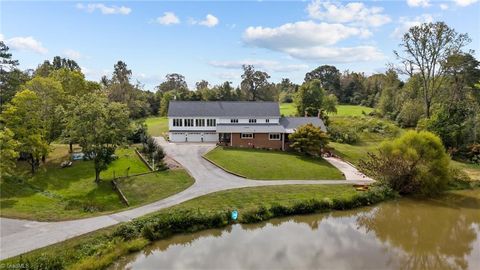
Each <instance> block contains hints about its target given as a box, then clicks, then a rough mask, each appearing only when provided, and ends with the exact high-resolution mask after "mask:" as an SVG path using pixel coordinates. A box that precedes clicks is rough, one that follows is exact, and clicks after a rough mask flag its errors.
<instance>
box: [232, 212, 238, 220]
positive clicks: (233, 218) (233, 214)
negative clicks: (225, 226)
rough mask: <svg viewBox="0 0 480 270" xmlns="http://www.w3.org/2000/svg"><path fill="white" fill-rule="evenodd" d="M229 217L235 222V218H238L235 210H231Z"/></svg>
mask: <svg viewBox="0 0 480 270" xmlns="http://www.w3.org/2000/svg"><path fill="white" fill-rule="evenodd" d="M231 217H232V220H237V218H238V211H237V210H233V211H232V215H231Z"/></svg>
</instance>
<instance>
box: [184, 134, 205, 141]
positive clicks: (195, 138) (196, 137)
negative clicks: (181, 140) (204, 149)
mask: <svg viewBox="0 0 480 270" xmlns="http://www.w3.org/2000/svg"><path fill="white" fill-rule="evenodd" d="M186 137H187V142H201V141H202V133H201V132H187V136H186Z"/></svg>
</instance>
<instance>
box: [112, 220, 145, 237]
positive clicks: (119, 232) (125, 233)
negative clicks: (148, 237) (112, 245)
mask: <svg viewBox="0 0 480 270" xmlns="http://www.w3.org/2000/svg"><path fill="white" fill-rule="evenodd" d="M139 235H140V232H139V230H138V228H137V226H135V225H134V224H133V223H125V224H122V225H120V226H118V227H117V228H116V229H115V231H113V233H112V236H114V237H120V238H122V239H123V240H130V239H133V238H136V237H138V236H139Z"/></svg>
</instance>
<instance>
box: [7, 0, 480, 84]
mask: <svg viewBox="0 0 480 270" xmlns="http://www.w3.org/2000/svg"><path fill="white" fill-rule="evenodd" d="M0 12H1V18H0V38H1V39H2V40H4V41H5V42H6V43H7V45H9V47H10V48H11V50H12V53H13V54H14V58H16V59H19V60H20V63H21V66H20V67H21V68H23V69H27V68H35V67H36V66H37V65H38V64H39V63H41V62H43V60H45V59H52V58H53V56H55V55H61V56H64V57H70V58H72V59H75V60H76V61H77V62H78V63H79V64H80V66H81V67H82V69H83V71H84V73H85V74H86V76H87V78H89V79H92V80H98V79H99V78H100V77H101V76H102V75H103V74H106V75H110V74H111V72H112V70H113V65H114V63H116V62H117V61H118V60H123V61H125V62H126V63H127V65H128V66H129V68H131V69H132V70H133V77H134V79H137V80H139V81H141V82H142V83H144V84H145V88H146V89H153V87H154V86H156V85H158V84H159V83H160V82H161V81H162V80H163V78H164V76H165V75H166V74H167V73H174V72H175V73H181V74H183V75H184V76H185V77H186V79H187V82H188V84H189V86H190V87H193V86H194V84H195V82H196V81H199V80H201V79H206V80H208V81H209V82H210V83H211V84H219V83H221V82H223V81H225V80H229V81H232V82H233V83H234V84H235V85H236V84H238V83H239V81H240V75H241V73H242V71H241V65H242V64H253V65H254V66H255V67H256V68H257V69H261V70H265V71H267V72H268V73H269V74H270V75H271V77H272V78H271V80H272V81H279V80H280V79H281V78H285V77H288V78H290V79H292V80H293V81H295V82H297V83H301V82H302V81H303V77H304V75H305V73H306V72H308V71H310V70H312V69H314V68H315V67H317V66H320V65H324V64H332V65H335V66H337V67H338V68H339V69H340V70H347V69H348V70H352V71H361V72H365V73H366V74H371V73H374V72H381V71H384V70H385V67H386V64H387V63H389V62H392V63H395V58H394V56H393V53H392V51H393V50H394V49H398V43H399V42H400V36H401V33H403V32H404V31H406V30H407V29H408V27H410V26H412V25H415V24H419V23H421V22H429V21H445V22H446V23H447V24H448V25H450V26H451V27H453V28H455V29H456V30H457V31H458V32H462V33H468V34H469V35H470V37H471V38H472V39H473V42H472V43H471V44H470V45H469V48H470V49H474V50H476V51H478V50H479V49H480V30H479V29H480V4H479V2H478V0H455V1H434V0H398V1H363V2H362V1H348V2H347V1H317V0H314V1H241V2H240V1H209V2H207V1H167V2H166V1H146V2H141V1H135V2H128V1H95V2H82V1H48V2H40V1H35V2H32V1H1V2H0ZM476 57H477V58H478V52H477V53H476Z"/></svg>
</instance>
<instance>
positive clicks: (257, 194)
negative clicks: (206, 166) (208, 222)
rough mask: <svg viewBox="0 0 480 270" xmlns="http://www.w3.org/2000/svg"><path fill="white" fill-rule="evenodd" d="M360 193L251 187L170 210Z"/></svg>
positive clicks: (311, 187) (235, 206)
mask: <svg viewBox="0 0 480 270" xmlns="http://www.w3.org/2000/svg"><path fill="white" fill-rule="evenodd" d="M357 192H358V191H356V190H355V189H354V188H353V187H352V185H279V186H264V187H249V188H239V189H231V190H226V191H219V192H215V193H212V194H208V195H204V196H201V197H198V198H195V199H192V200H190V201H187V202H184V203H181V204H179V205H177V206H173V207H172V208H171V210H196V209H200V210H204V211H217V210H229V209H238V210H239V213H240V215H241V214H242V210H247V209H250V208H257V207H259V206H260V205H263V206H267V207H268V206H272V205H274V204H277V205H285V206H289V205H291V204H293V203H295V202H299V201H306V200H311V199H318V200H321V199H324V198H329V199H341V198H351V197H353V196H354V195H355V194H356V193H357Z"/></svg>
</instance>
